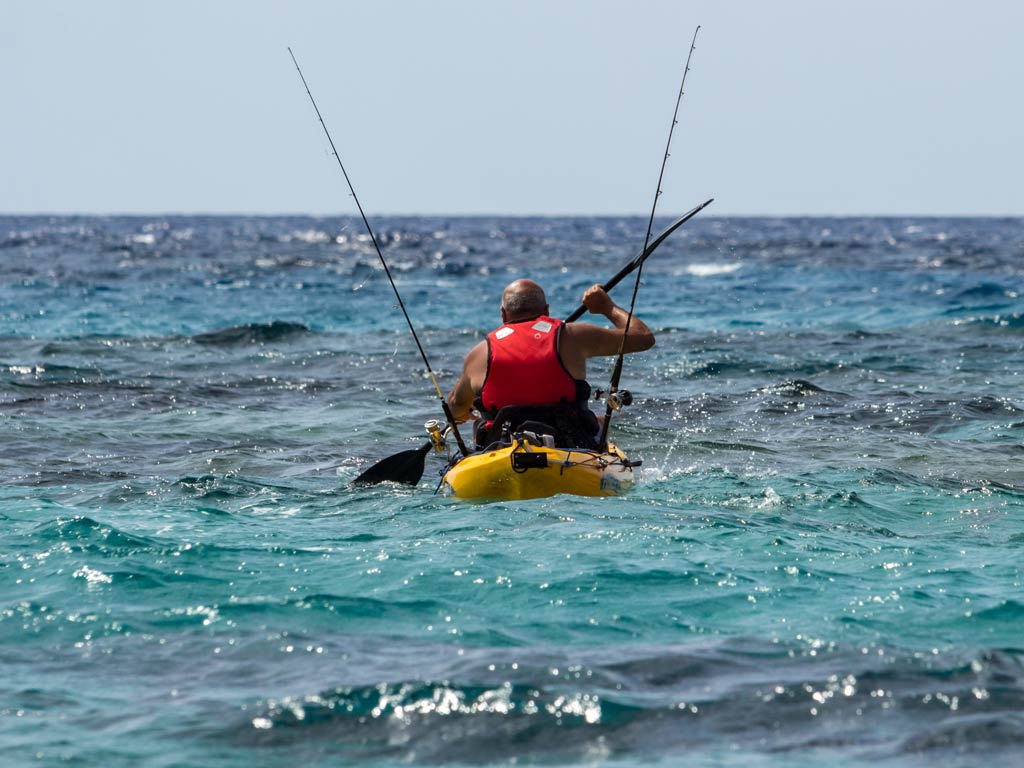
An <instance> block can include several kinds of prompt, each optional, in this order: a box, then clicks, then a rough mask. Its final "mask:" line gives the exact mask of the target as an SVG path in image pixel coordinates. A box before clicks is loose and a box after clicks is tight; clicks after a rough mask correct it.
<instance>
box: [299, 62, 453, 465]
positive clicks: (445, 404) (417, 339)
mask: <svg viewBox="0 0 1024 768" xmlns="http://www.w3.org/2000/svg"><path fill="white" fill-rule="evenodd" d="M288 55H289V56H291V57H292V63H294V64H295V69H296V71H297V72H298V73H299V78H300V79H301V80H302V85H303V86H304V87H305V89H306V93H307V94H309V100H310V102H312V104H313V109H314V111H315V112H316V116H317V119H318V120H319V121H320V125H321V126H322V127H323V129H324V134H325V135H326V136H327V141H328V142H329V143H330V145H331V153H332V154H333V155H334V159H335V160H337V161H338V167H339V168H341V173H342V175H344V177H345V183H346V184H348V189H349V191H350V192H351V193H352V199H353V200H355V201H356V208H358V209H359V215H360V216H362V218H363V224H364V225H365V226H366V231H367V232H368V233H369V234H370V240H372V241H373V247H374V248H375V249H376V251H377V257H378V258H379V259H380V263H381V266H383V267H384V273H385V274H386V275H387V276H388V282H389V283H391V290H393V291H394V292H395V298H397V299H398V306H399V307H400V308H401V310H402V314H403V315H404V316H405V322H406V323H407V324H408V326H409V330H410V331H411V332H412V338H413V340H414V341H415V342H416V348H417V349H418V350H419V351H420V357H422V358H423V364H424V365H425V366H426V367H427V373H428V374H430V380H431V381H432V382H433V383H434V389H435V390H436V391H437V397H438V399H439V400H440V401H441V409H442V410H443V411H444V416H445V419H447V420H448V427H449V428H450V429H451V431H452V434H453V435H455V442H456V443H457V444H458V446H459V450H460V451H462V455H463V456H465V455H466V454H467V453H468V451H467V450H466V444H465V443H464V442H463V441H462V435H460V434H459V428H458V426H456V424H455V416H454V415H453V414H452V410H451V408H450V407H449V406H448V401H447V400H445V399H444V394H442V392H441V385H440V384H438V383H437V376H435V375H434V369H433V368H431V367H430V361H429V360H428V359H427V353H426V352H424V351H423V345H422V344H420V337H419V335H418V334H417V333H416V328H415V327H413V324H412V319H411V318H410V317H409V313H408V312H407V311H406V309H405V302H404V301H402V294H400V293H399V292H398V286H397V285H395V280H394V278H393V277H391V270H390V269H389V268H388V263H387V261H386V260H385V259H384V254H383V253H382V252H381V250H380V245H379V244H378V242H377V236H376V235H374V234H373V227H371V226H370V221H369V219H367V218H366V214H365V213H364V212H363V206H362V205H361V204H360V202H359V197H358V196H357V195H356V190H355V187H353V186H352V181H351V179H349V177H348V171H346V170H345V164H344V163H342V162H341V155H339V154H338V150H337V148H336V147H335V146H334V139H332V138H331V132H330V131H329V130H327V123H325V122H324V118H323V116H322V115H321V114H320V108H319V107H318V106H317V105H316V99H314V98H313V92H312V91H310V90H309V85H308V84H307V83H306V78H305V76H304V75H303V74H302V69H301V68H300V67H299V62H298V61H296V59H295V54H294V53H292V49H291V46H289V47H288Z"/></svg>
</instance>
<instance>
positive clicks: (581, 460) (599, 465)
mask: <svg viewBox="0 0 1024 768" xmlns="http://www.w3.org/2000/svg"><path fill="white" fill-rule="evenodd" d="M633 482H634V469H633V464H632V463H631V462H630V461H629V460H628V459H627V458H626V457H625V455H624V454H623V453H622V452H621V451H619V450H618V449H617V448H616V447H615V446H613V445H610V444H609V446H608V450H607V451H606V452H604V453H602V452H600V451H590V450H584V449H582V448H580V449H574V448H550V447H547V446H543V445H535V444H531V443H529V442H527V441H526V440H516V441H514V442H513V444H512V445H508V446H504V447H501V448H497V449H494V450H490V451H481V452H480V453H474V454H470V455H469V456H466V457H465V458H463V459H461V460H460V461H459V462H458V463H456V464H455V465H454V466H452V467H450V468H449V469H448V471H447V472H446V473H445V475H444V477H443V478H442V480H441V488H442V490H443V491H444V492H446V493H449V494H451V495H453V496H455V497H456V498H460V499H486V500H495V501H501V500H521V499H539V498H545V497H547V496H554V495H556V494H559V493H568V494H573V495H575V496H620V495H622V494H623V493H625V492H626V491H627V490H628V489H629V488H630V487H631V486H632V485H633Z"/></svg>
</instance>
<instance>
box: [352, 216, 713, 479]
mask: <svg viewBox="0 0 1024 768" xmlns="http://www.w3.org/2000/svg"><path fill="white" fill-rule="evenodd" d="M712 200H714V198H711V199H710V200H708V201H706V202H703V203H701V204H700V205H698V206H697V207H696V208H694V209H693V210H692V211H690V212H689V213H687V214H685V215H683V216H681V217H680V218H678V219H676V220H675V221H673V222H672V223H671V224H669V225H668V227H666V228H665V231H664V232H662V233H661V234H660V235H658V236H657V237H656V238H654V240H653V241H652V242H651V244H650V245H648V246H647V248H645V249H644V251H643V253H641V254H640V255H639V256H636V257H635V258H634V259H633V260H632V261H631V262H629V264H627V265H626V266H624V267H623V268H622V269H620V270H619V272H618V274H617V275H615V277H613V278H612V279H611V280H609V281H608V282H607V283H605V284H604V285H602V286H601V287H602V288H604V290H606V291H610V290H611V289H612V288H614V287H615V286H616V285H618V284H619V283H620V282H621V281H622V279H623V278H624V277H626V275H628V274H629V273H630V272H632V271H633V270H634V269H636V268H637V267H639V266H640V265H641V264H643V263H644V262H645V261H646V260H647V257H648V256H650V255H651V254H652V253H654V250H655V249H656V248H657V247H658V246H659V245H661V244H662V243H663V242H664V241H665V239H666V238H667V237H668V236H669V235H671V234H672V233H673V232H675V231H676V230H677V229H679V227H681V226H682V225H683V224H685V223H686V222H687V221H689V220H690V219H692V218H693V217H694V216H696V215H697V214H698V213H700V212H701V211H702V210H703V209H704V208H705V207H707V206H708V205H710V204H711V202H712ZM586 311H587V308H586V307H585V306H583V305H582V304H581V305H580V306H579V307H578V308H577V309H576V311H575V312H573V313H572V314H571V315H569V316H568V317H567V318H566V319H565V322H567V323H571V322H573V321H574V320H577V319H579V318H580V317H581V316H582V315H583V313H584V312H586ZM432 445H433V443H431V442H429V441H428V442H426V443H424V444H423V445H421V446H420V447H419V448H416V449H415V450H409V451H402V452H401V453H396V454H395V455H394V456H388V457H387V458H386V459H381V460H380V461H378V462H377V463H376V464H374V465H373V466H372V467H370V468H369V469H368V470H366V471H365V472H363V474H361V475H360V476H359V477H357V478H356V479H355V480H353V481H352V483H353V484H354V485H377V483H386V482H391V483H404V484H405V485H416V484H417V483H418V482H419V481H420V478H421V477H423V470H424V468H425V465H426V461H427V453H428V452H429V451H430V448H431V446H432Z"/></svg>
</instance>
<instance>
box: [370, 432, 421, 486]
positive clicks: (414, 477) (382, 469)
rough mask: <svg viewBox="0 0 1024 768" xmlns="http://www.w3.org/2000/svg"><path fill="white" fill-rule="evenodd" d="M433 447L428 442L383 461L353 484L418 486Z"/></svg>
mask: <svg viewBox="0 0 1024 768" xmlns="http://www.w3.org/2000/svg"><path fill="white" fill-rule="evenodd" d="M432 445H433V444H432V443H430V442H426V443H424V444H423V445H421V446H420V447H419V448H416V449H415V450H411V451H402V452H401V453H396V454H395V455H394V456H388V457H387V458H386V459H381V460H380V461H378V462H377V463H376V464H374V465H373V466H372V467H370V468H369V469H368V470H366V471H365V472H363V474H361V475H360V476H359V477H357V478H356V479H355V480H353V481H352V483H353V485H377V483H403V484H405V485H416V484H417V483H418V482H419V481H420V478H421V477H423V467H424V464H426V461H427V453H428V452H429V451H430V448H431V446H432Z"/></svg>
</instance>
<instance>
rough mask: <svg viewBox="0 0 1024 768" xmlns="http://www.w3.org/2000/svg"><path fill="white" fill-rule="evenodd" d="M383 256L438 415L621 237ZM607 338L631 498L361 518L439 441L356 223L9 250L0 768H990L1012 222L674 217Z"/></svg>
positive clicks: (1020, 657) (52, 236)
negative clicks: (376, 468) (530, 306)
mask: <svg viewBox="0 0 1024 768" xmlns="http://www.w3.org/2000/svg"><path fill="white" fill-rule="evenodd" d="M667 221H668V219H667V218H666V219H664V220H661V221H660V222H659V223H661V224H662V225H664V224H666V223H667ZM375 223H376V226H377V227H378V228H379V234H380V239H381V242H382V244H383V247H384V251H385V253H386V255H387V257H388V259H389V262H390V264H391V265H392V269H393V271H394V273H395V277H396V280H397V282H398V285H399V288H400V290H401V292H402V294H403V298H404V300H405V302H406V304H407V306H408V308H409V311H410V314H411V316H412V318H413V321H414V323H416V325H417V328H418V330H419V332H420V335H421V338H422V341H423V344H424V347H425V349H426V350H427V353H428V355H429V356H430V359H431V363H432V365H433V367H434V368H435V370H436V371H437V373H438V376H439V379H440V381H441V383H442V386H444V387H445V388H447V387H449V386H451V384H452V383H453V382H454V379H455V376H456V375H457V372H458V370H459V367H460V365H461V359H462V356H463V355H464V354H465V352H466V351H467V350H468V349H469V348H470V347H471V346H472V345H473V344H474V343H475V342H476V341H477V340H479V339H480V338H481V334H482V333H484V332H486V331H487V330H489V329H490V328H492V327H493V326H495V325H496V324H497V323H498V320H499V318H498V307H497V305H498V297H499V295H500V291H501V288H502V287H503V286H504V285H505V284H507V283H508V282H509V281H511V280H512V279H514V278H516V277H520V276H529V277H532V278H534V279H536V280H538V281H540V282H541V283H542V284H543V285H545V286H546V287H547V289H548V295H549V299H550V302H551V306H552V311H553V313H554V314H556V315H561V316H564V315H566V314H568V313H569V312H570V311H571V310H572V309H574V308H575V306H576V305H577V304H578V303H579V297H580V296H581V294H582V292H583V290H584V289H585V288H586V287H587V286H589V285H590V284H592V283H594V282H599V281H601V280H604V279H607V278H608V277H609V276H611V275H612V274H614V273H615V272H616V271H617V270H618V268H619V267H620V266H621V265H622V264H623V263H625V262H626V261H627V260H628V259H629V258H631V257H632V256H633V255H634V254H635V253H636V252H637V251H638V250H639V249H640V247H641V245H642V240H643V229H644V224H645V222H644V221H643V220H642V219H640V218H381V219H379V220H377V221H376V222H375ZM630 289H631V281H629V280H627V281H625V282H624V283H623V284H622V285H620V287H619V288H618V289H617V290H616V291H615V292H614V293H613V296H614V297H615V298H617V300H618V301H619V303H623V304H628V299H629V295H630ZM638 314H639V315H640V316H641V317H643V318H644V319H645V320H646V321H647V322H648V324H649V325H650V326H651V327H652V328H653V329H654V330H655V332H656V334H657V337H658V343H657V346H656V347H655V348H654V349H653V350H651V351H650V352H649V353H645V354H642V355H635V356H631V357H630V358H628V359H627V365H626V367H625V372H624V375H623V381H622V384H623V386H625V387H626V388H628V389H630V390H631V391H632V392H633V393H634V395H635V398H636V402H635V403H634V405H632V406H631V407H630V408H628V409H626V410H624V411H623V412H622V413H621V414H619V415H617V416H616V418H615V420H614V421H613V424H612V431H611V434H612V437H613V439H615V440H616V442H618V443H619V444H620V445H621V446H622V447H623V448H624V449H626V451H627V452H628V453H629V454H630V456H631V458H635V459H642V460H643V462H644V466H643V470H642V476H641V482H640V483H639V484H638V485H637V486H636V487H635V488H634V489H633V490H632V492H631V493H630V494H629V495H628V496H625V497H622V498H614V499H603V500H594V499H583V498H576V497H567V496H563V497H555V498H551V499H543V500H535V501H527V502H518V503H493V504H468V503H463V502H458V501H455V500H453V499H450V498H446V497H444V496H440V495H435V494H434V489H435V487H436V484H437V479H438V474H437V472H438V470H439V469H440V468H441V462H440V461H439V460H438V459H435V458H431V460H430V461H429V462H428V467H427V473H426V476H425V477H424V480H423V481H422V483H421V484H420V486H419V487H417V488H407V487H401V488H399V487H387V486H377V487H372V488H353V487H350V486H349V484H348V481H350V480H351V479H352V478H354V477H355V476H356V475H357V474H358V473H359V472H360V471H361V470H362V469H365V468H366V467H367V466H369V465H370V464H372V463H373V462H374V461H376V460H378V459H380V458H382V457H384V456H387V455H389V454H391V453H395V452H397V451H399V450H403V449H406V448H412V447H415V446H416V445H418V444H420V443H421V442H422V441H423V432H422V423H423V422H424V421H425V420H426V419H430V418H439V417H440V413H439V408H438V404H437V399H436V395H435V393H434V390H433V387H432V385H431V383H430V381H429V378H428V377H427V375H426V373H425V371H424V367H423V365H422V361H421V360H420V358H419V356H418V353H417V352H416V349H415V346H414V345H413V342H412V339H411V338H410V336H409V333H408V331H407V329H406V328H405V325H404V321H403V319H402V317H401V314H400V313H399V312H398V310H397V308H396V306H395V300H394V298H393V296H392V294H391V292H390V287H389V286H388V284H387V281H386V279H385V277H384V275H383V273H382V271H381V269H380V268H379V265H378V264H377V261H376V256H375V254H374V252H373V250H372V248H371V246H370V243H369V242H368V239H367V238H366V236H365V235H364V233H363V232H362V230H361V228H360V226H359V225H358V223H357V222H356V221H355V220H354V219H351V218H303V217H186V216H181V217H177V216H176V217H111V218H107V217H11V216H7V217H0V436H2V440H0V479H2V485H0V669H2V674H0V750H2V754H3V758H2V762H3V764H4V765H5V766H6V765H10V766H18V765H33V764H43V765H73V766H139V765H145V766H198V765H217V766H246V767H248V766H252V765H260V766H294V765H348V764H365V765H381V766H383V765H431V766H433V765H483V764H496V765H508V764H517V765H523V764H527V765H595V766H654V765H657V766H669V765H673V766H674V765H687V766H772V767H773V768H774V767H775V766H779V767H781V766H787V767H788V766H810V765H815V766H817V765H821V764H839V765H847V766H861V765H885V766H900V767H902V766H924V765H929V766H930V765H943V766H974V765H980V764H989V763H990V762H991V763H993V764H999V765H1013V764H1017V763H1019V762H1021V761H1022V760H1024V747H1022V744H1024V592H1022V572H1021V563H1022V560H1024V444H1022V443H1024V387H1022V384H1024V381H1022V374H1021V370H1022V368H1024V221H1022V220H1020V219H996V218H992V219H939V218H917V219H901V218H845V219H821V218H813V219H796V218H792V219H727V218H715V217H713V216H705V215H703V214H702V215H701V216H699V217H697V218H696V219H694V220H693V221H691V222H690V223H689V224H687V225H686V226H685V227H684V228H683V229H681V230H680V231H678V232H677V233H676V234H674V235H673V236H672V237H671V238H670V239H669V240H668V241H667V242H666V243H665V244H664V245H663V246H662V247H661V248H660V249H659V250H658V251H657V253H656V254H655V255H654V256H653V257H652V258H651V260H650V261H649V262H648V264H647V267H646V268H645V271H644V281H643V285H642V287H641V289H640V294H639V300H638ZM610 367H611V366H610V361H596V363H595V364H592V366H591V370H590V379H591V382H592V383H593V384H594V385H595V387H597V386H602V385H604V384H606V382H607V377H608V375H609V371H610Z"/></svg>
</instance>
